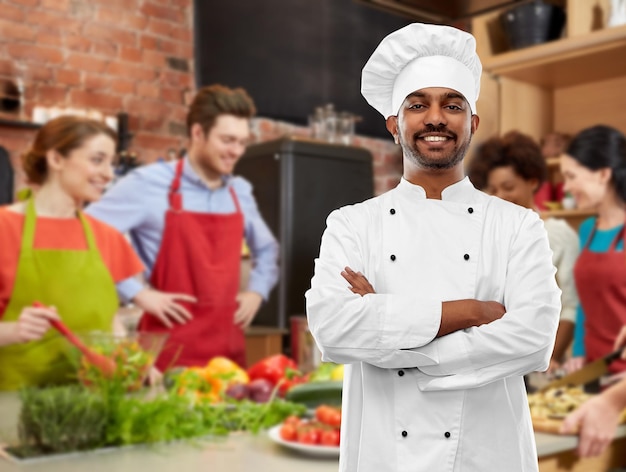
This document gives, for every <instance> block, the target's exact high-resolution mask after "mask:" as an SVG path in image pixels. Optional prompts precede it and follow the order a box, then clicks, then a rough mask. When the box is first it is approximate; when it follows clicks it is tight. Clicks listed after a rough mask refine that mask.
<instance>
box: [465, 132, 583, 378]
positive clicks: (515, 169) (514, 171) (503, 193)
mask: <svg viewBox="0 0 626 472" xmlns="http://www.w3.org/2000/svg"><path fill="white" fill-rule="evenodd" d="M467 173H468V176H469V178H470V180H471V181H472V183H473V184H474V185H475V186H476V187H477V188H479V189H481V190H484V191H485V192H487V193H489V194H491V195H495V196H497V197H500V198H502V199H504V200H508V201H510V202H513V203H516V204H518V205H521V206H523V207H526V208H529V209H531V210H534V211H538V209H537V207H536V205H535V193H536V192H537V190H539V188H540V187H541V185H542V183H543V182H544V181H545V178H546V174H547V168H546V162H545V160H544V158H543V156H542V154H541V148H540V147H539V145H538V144H537V143H535V141H534V140H533V139H532V138H531V137H529V136H526V135H524V134H522V133H519V132H517V131H511V132H508V133H506V134H505V135H503V136H502V137H493V138H491V139H489V140H487V141H485V142H484V143H483V144H482V145H481V146H480V147H479V148H478V150H477V152H476V154H475V155H474V158H473V159H472V161H471V162H470V164H469V167H468V169H467ZM544 225H545V228H546V231H547V233H548V239H549V241H550V247H551V248H552V253H553V255H552V261H553V263H554V266H555V267H556V268H557V273H556V279H557V283H558V285H559V287H560V288H561V291H562V295H561V303H562V309H561V319H560V322H559V328H558V331H557V335H556V342H555V345H554V351H553V353H552V359H551V362H550V370H554V369H556V368H559V367H560V366H561V364H562V363H563V361H564V358H565V354H566V351H567V348H568V347H569V345H570V343H571V342H572V339H573V335H574V325H575V321H576V307H577V305H578V296H577V293H576V287H575V284H574V275H573V273H574V263H575V262H576V258H577V257H578V253H579V249H578V238H577V236H576V232H575V231H574V230H573V229H572V228H571V227H570V226H569V225H568V224H567V222H566V221H565V220H562V219H558V218H547V219H545V220H544Z"/></svg>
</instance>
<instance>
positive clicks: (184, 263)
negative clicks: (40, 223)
mask: <svg viewBox="0 0 626 472" xmlns="http://www.w3.org/2000/svg"><path fill="white" fill-rule="evenodd" d="M254 114H255V107H254V103H253V101H252V99H251V98H250V97H249V96H248V94H247V93H246V92H245V91H244V90H243V89H230V88H227V87H224V86H221V85H211V86H207V87H204V88H202V89H201V90H199V91H198V93H197V95H196V97H195V98H194V100H193V102H192V103H191V105H190V107H189V112H188V114H187V125H188V130H189V147H188V153H187V156H186V157H185V158H184V159H179V160H176V161H171V162H157V163H154V164H151V165H147V166H143V167H141V168H139V169H136V170H134V171H133V172H131V173H130V174H128V175H127V176H126V177H124V178H123V179H120V180H119V181H118V182H117V183H116V184H115V185H114V186H113V187H112V188H111V190H110V191H108V192H107V193H106V194H105V196H104V198H103V199H102V200H100V201H99V202H98V203H97V204H94V205H90V206H89V208H88V210H87V211H88V212H89V213H90V214H91V215H93V216H95V217H97V218H99V219H102V220H103V221H106V222H108V223H109V224H111V225H112V226H114V227H116V228H117V229H118V230H120V231H122V232H124V233H126V232H128V233H129V234H130V237H131V239H132V242H133V244H134V246H135V248H136V249H137V252H138V253H139V255H140V257H141V259H142V260H143V262H144V264H145V265H146V267H147V268H148V270H147V271H146V278H147V279H148V280H149V282H150V285H151V286H152V287H154V288H156V289H159V290H163V291H171V292H175V293H186V294H189V295H192V296H193V297H194V298H195V299H197V303H186V302H187V300H186V299H182V298H181V299H174V298H171V299H169V300H157V301H156V302H155V303H144V304H143V306H144V308H145V313H144V314H143V316H142V318H141V320H140V324H139V329H140V330H143V331H149V332H153V331H156V332H159V331H167V332H169V333H170V336H169V338H168V341H167V344H166V346H165V348H164V349H163V352H162V353H161V355H160V357H159V359H158V361H157V367H158V368H159V369H161V370H163V369H165V368H167V367H169V366H171V365H183V366H184V365H205V364H206V363H207V361H208V360H209V359H210V358H212V357H214V356H226V357H229V358H230V359H232V360H233V361H235V362H237V363H238V364H240V365H245V338H244V333H243V329H244V328H245V327H247V326H249V325H250V323H251V322H252V320H253V319H254V316H255V315H256V313H257V311H258V309H259V307H260V305H261V303H262V301H263V300H264V299H267V297H268V296H269V293H270V290H271V289H272V287H274V285H275V284H276V282H277V279H278V263H277V259H278V244H277V242H276V240H275V238H274V236H273V235H272V234H271V231H270V230H269V228H268V227H267V225H266V223H265V222H264V221H263V218H262V217H261V215H260V213H259V210H258V208H257V204H256V201H255V199H254V196H253V194H252V187H251V185H250V183H249V182H248V181H246V180H245V179H243V178H241V177H236V176H234V175H233V172H234V169H235V165H236V164H237V162H238V161H239V159H240V158H241V156H242V155H243V153H244V151H245V149H246V145H247V144H248V142H249V139H250V118H251V117H252V116H254ZM244 236H245V240H246V242H247V245H248V247H249V248H250V251H251V255H252V260H253V264H254V266H253V269H252V271H251V274H250V279H249V282H248V288H247V290H246V291H244V292H242V293H238V290H239V283H240V279H239V270H240V264H241V248H242V240H243V238H244ZM141 290H142V284H141V283H140V282H138V281H133V283H132V284H128V286H125V287H124V293H125V298H126V299H131V298H132V297H135V298H141Z"/></svg>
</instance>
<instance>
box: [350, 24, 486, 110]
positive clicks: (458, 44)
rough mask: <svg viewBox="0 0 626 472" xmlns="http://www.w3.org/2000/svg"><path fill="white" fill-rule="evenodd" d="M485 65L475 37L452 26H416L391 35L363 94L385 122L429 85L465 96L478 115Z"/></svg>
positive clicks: (368, 67)
mask: <svg viewBox="0 0 626 472" xmlns="http://www.w3.org/2000/svg"><path fill="white" fill-rule="evenodd" d="M481 73H482V65H481V63H480V59H479V58H478V55H477V54H476V40H475V39H474V37H473V36H472V35H471V34H469V33H466V32H464V31H461V30H459V29H457V28H453V27H451V26H441V25H429V24H423V23H413V24H410V25H408V26H405V27H404V28H401V29H399V30H397V31H394V32H393V33H391V34H389V35H388V36H386V37H385V38H383V40H382V41H381V42H380V44H379V45H378V47H377V48H376V50H375V51H374V53H373V54H372V56H371V57H370V58H369V60H368V61H367V63H366V64H365V67H363V72H362V75H361V93H362V94H363V96H364V97H365V99H366V100H367V102H368V103H369V104H370V105H371V106H372V107H374V108H375V109H376V110H378V111H379V112H380V113H381V114H382V115H383V116H384V117H385V118H388V117H389V116H391V115H397V114H398V110H400V106H401V105H402V102H404V99H405V98H406V97H407V96H408V95H409V94H410V93H412V92H415V91H416V90H420V89H423V88H426V87H445V88H450V89H452V90H456V91H457V92H459V93H461V94H462V95H463V96H464V97H465V99H466V100H467V102H468V103H469V106H470V108H471V110H472V113H474V114H475V113H476V100H477V99H478V93H479V92H480V74H481Z"/></svg>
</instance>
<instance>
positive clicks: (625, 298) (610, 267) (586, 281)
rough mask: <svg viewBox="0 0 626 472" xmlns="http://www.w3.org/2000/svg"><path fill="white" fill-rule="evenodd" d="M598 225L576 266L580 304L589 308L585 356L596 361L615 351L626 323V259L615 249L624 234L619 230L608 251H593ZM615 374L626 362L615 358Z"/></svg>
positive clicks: (611, 367) (625, 365) (575, 273)
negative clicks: (618, 338) (591, 249)
mask: <svg viewBox="0 0 626 472" xmlns="http://www.w3.org/2000/svg"><path fill="white" fill-rule="evenodd" d="M595 233H596V229H595V227H594V229H593V231H592V232H591V234H590V235H589V239H587V242H586V243H585V247H584V248H583V250H582V252H581V253H580V255H579V256H578V259H577V261H576V265H575V266H574V278H575V280H576V289H577V290H578V297H579V298H580V303H581V305H582V307H583V309H584V311H585V358H586V361H587V362H591V361H594V360H596V359H598V358H600V357H602V356H605V355H607V354H609V353H610V352H612V351H613V344H614V343H615V337H616V336H617V333H619V331H620V329H621V327H622V326H623V325H625V324H626V260H625V259H624V253H623V252H618V251H616V250H615V247H616V246H617V243H618V241H620V240H621V239H622V238H623V237H624V229H623V228H622V230H621V231H620V232H619V234H618V235H617V236H616V237H615V239H614V240H613V242H612V243H611V247H610V248H609V250H608V251H607V252H591V251H590V250H589V244H590V243H591V241H592V240H593V236H594V235H595ZM609 369H610V371H611V372H613V373H617V372H621V371H624V370H626V361H623V360H617V361H614V362H613V363H612V364H611V365H610V367H609Z"/></svg>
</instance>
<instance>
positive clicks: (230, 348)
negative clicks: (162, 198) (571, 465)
mask: <svg viewBox="0 0 626 472" xmlns="http://www.w3.org/2000/svg"><path fill="white" fill-rule="evenodd" d="M183 162H184V160H183V159H181V160H180V161H178V164H177V167H176V175H175V177H174V180H173V181H172V184H171V186H170V191H169V204H170V208H169V210H168V211H167V213H166V214H165V229H164V231H163V239H162V241H161V247H160V249H159V253H158V255H157V259H156V262H155V264H154V268H153V270H152V276H151V277H150V283H151V285H152V286H153V287H154V288H155V289H157V290H161V291H164V292H170V293H185V294H190V295H193V296H194V297H196V298H197V300H198V302H197V303H183V304H184V305H185V307H186V308H187V309H188V310H189V311H190V312H191V314H192V315H193V319H192V320H191V321H188V322H187V323H186V324H184V325H181V324H178V323H175V322H174V323H175V324H174V327H173V328H171V329H168V328H167V327H165V325H163V323H161V321H160V320H159V319H158V318H157V317H155V316H153V315H151V314H149V313H144V314H143V316H142V317H141V321H140V324H139V330H140V331H149V332H163V331H166V332H169V333H170V336H169V338H168V340H167V343H166V345H165V347H164V348H163V351H162V353H161V355H160V356H159V358H158V360H157V364H156V365H157V367H158V368H159V369H160V370H161V371H163V370H165V369H167V368H169V367H172V366H174V365H177V366H204V365H206V363H207V362H208V361H209V359H211V358H212V357H215V356H225V357H228V358H230V359H232V360H233V361H235V362H237V363H238V364H239V365H241V366H245V338H244V334H243V331H242V329H241V328H239V327H238V326H236V325H235V323H234V315H235V311H236V309H237V302H236V300H235V298H236V296H237V292H238V291H239V270H240V263H241V239H242V237H243V231H244V226H243V214H242V212H241V208H240V207H239V200H238V199H237V196H236V195H235V192H234V190H233V189H232V188H229V191H230V194H231V196H232V198H233V201H234V203H235V207H236V211H235V213H229V214H221V213H198V212H190V211H184V210H183V204H182V203H183V202H182V195H181V193H180V192H179V188H180V179H181V176H182V171H183Z"/></svg>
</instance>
